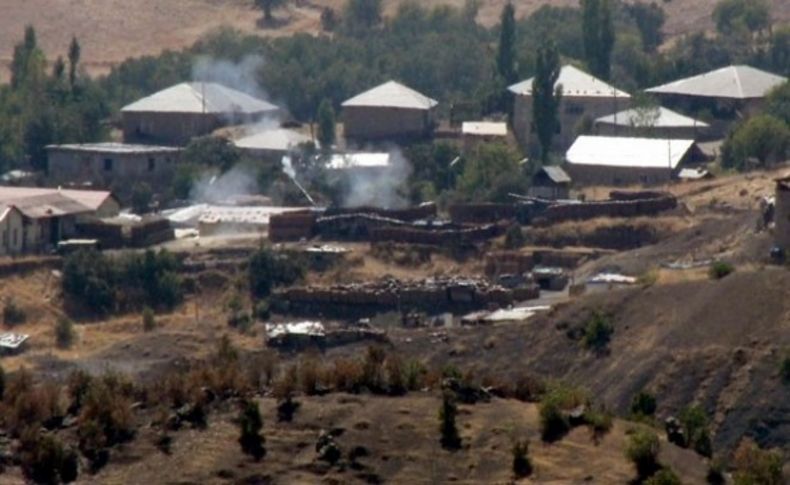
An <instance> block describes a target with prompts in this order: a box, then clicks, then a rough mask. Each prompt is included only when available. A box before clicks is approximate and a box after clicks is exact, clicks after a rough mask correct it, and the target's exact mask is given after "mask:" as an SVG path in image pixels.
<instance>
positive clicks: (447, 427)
mask: <svg viewBox="0 0 790 485" xmlns="http://www.w3.org/2000/svg"><path fill="white" fill-rule="evenodd" d="M456 414H458V405H457V404H456V402H455V396H454V395H453V393H452V392H451V391H444V392H443V393H442V406H441V407H440V408H439V433H440V434H441V438H440V439H439V442H440V443H441V444H442V447H443V448H445V449H448V450H457V449H458V448H460V447H461V437H460V436H459V435H458V428H457V427H456V425H455V416H456Z"/></svg>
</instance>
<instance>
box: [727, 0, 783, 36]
mask: <svg viewBox="0 0 790 485" xmlns="http://www.w3.org/2000/svg"><path fill="white" fill-rule="evenodd" d="M713 20H714V21H715V22H716V30H718V31H719V32H720V33H722V34H724V35H728V34H733V33H739V32H758V31H761V30H765V29H767V28H768V27H769V26H770V23H771V9H770V6H769V5H768V2H767V1H766V0H721V1H719V3H717V4H716V8H715V9H714V10H713Z"/></svg>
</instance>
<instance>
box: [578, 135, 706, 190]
mask: <svg viewBox="0 0 790 485" xmlns="http://www.w3.org/2000/svg"><path fill="white" fill-rule="evenodd" d="M701 160H704V155H703V154H702V152H701V151H700V149H699V147H697V145H696V143H695V142H694V140H690V139H688V140H678V139H662V138H629V137H620V136H587V135H584V136H580V137H579V138H577V139H576V141H575V142H574V143H573V145H572V146H571V147H570V148H569V149H568V151H567V153H566V154H565V166H564V168H565V171H566V172H567V173H568V174H569V175H570V176H571V178H572V179H573V181H574V183H578V184H583V185H607V186H616V185H634V184H642V185H654V184H660V183H666V182H669V181H670V180H672V179H673V178H675V177H676V176H677V174H678V172H679V171H680V170H681V169H682V168H683V167H684V166H685V165H687V164H690V163H694V162H698V161H701Z"/></svg>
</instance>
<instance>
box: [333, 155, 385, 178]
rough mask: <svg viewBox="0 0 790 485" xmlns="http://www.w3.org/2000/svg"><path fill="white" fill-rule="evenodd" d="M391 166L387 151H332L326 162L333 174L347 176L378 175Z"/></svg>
mask: <svg viewBox="0 0 790 485" xmlns="http://www.w3.org/2000/svg"><path fill="white" fill-rule="evenodd" d="M391 168H392V160H391V156H390V154H389V153H387V152H354V153H334V154H332V155H331V156H330V157H329V160H328V161H327V163H326V169H327V171H329V172H330V173H333V174H336V175H337V174H345V175H349V176H372V177H376V176H380V175H383V174H384V173H386V172H387V171H388V170H390V169H391Z"/></svg>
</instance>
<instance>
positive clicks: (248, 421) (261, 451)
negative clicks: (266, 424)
mask: <svg viewBox="0 0 790 485" xmlns="http://www.w3.org/2000/svg"><path fill="white" fill-rule="evenodd" d="M238 426H239V431H240V436H239V445H241V451H243V452H244V453H245V454H247V455H250V456H251V457H253V458H254V459H255V461H259V460H261V459H262V458H263V457H264V456H265V455H266V448H264V443H265V439H264V437H263V435H261V429H262V428H263V419H261V412H260V409H258V403H256V402H254V401H247V400H245V401H243V402H242V403H241V412H240V413H239V418H238Z"/></svg>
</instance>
